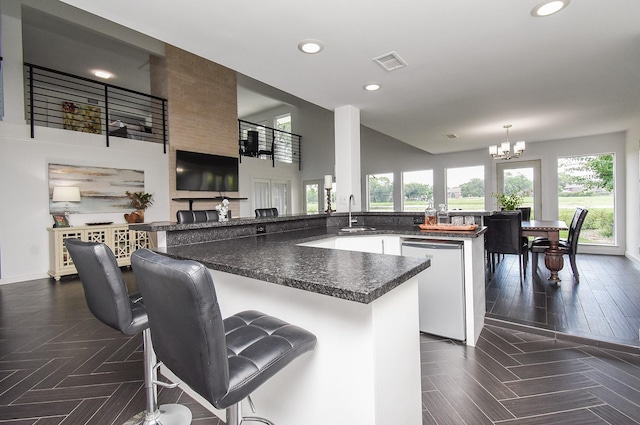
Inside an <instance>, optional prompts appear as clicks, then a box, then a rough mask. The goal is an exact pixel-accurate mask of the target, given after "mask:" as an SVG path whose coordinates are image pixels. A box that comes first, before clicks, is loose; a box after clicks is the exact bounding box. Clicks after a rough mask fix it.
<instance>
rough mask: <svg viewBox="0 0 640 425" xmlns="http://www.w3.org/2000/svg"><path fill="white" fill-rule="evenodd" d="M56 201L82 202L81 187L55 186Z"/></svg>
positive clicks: (54, 196) (53, 199) (54, 199)
mask: <svg viewBox="0 0 640 425" xmlns="http://www.w3.org/2000/svg"><path fill="white" fill-rule="evenodd" d="M52 201H54V202H80V188H79V187H76V186H56V187H54V188H53V198H52Z"/></svg>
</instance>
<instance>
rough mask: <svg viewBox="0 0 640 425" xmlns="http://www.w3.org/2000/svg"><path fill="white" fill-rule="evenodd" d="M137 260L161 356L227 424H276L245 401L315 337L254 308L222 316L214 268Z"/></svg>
mask: <svg viewBox="0 0 640 425" xmlns="http://www.w3.org/2000/svg"><path fill="white" fill-rule="evenodd" d="M131 263H132V267H133V271H134V273H135V276H136V280H137V282H138V285H139V287H140V291H141V292H142V296H143V297H144V300H145V306H146V308H147V311H148V314H149V323H150V326H151V337H152V339H153V344H154V347H155V350H156V354H157V355H158V358H159V359H160V360H161V361H162V362H163V363H164V364H165V365H166V366H167V367H168V368H169V370H171V372H173V373H174V374H175V375H176V376H177V377H178V378H179V379H181V380H182V381H183V382H184V383H186V384H187V385H188V386H189V387H191V389H193V390H194V391H195V392H197V393H198V394H199V395H200V396H202V397H203V398H204V399H206V400H207V401H208V402H209V403H211V404H212V405H213V406H214V407H215V408H217V409H226V424H227V425H239V424H240V423H241V422H244V421H258V422H263V423H265V424H272V422H270V421H268V420H266V419H264V418H258V417H242V414H241V411H240V403H241V401H242V400H244V399H246V398H248V397H249V396H250V395H251V393H252V392H253V391H254V390H255V389H256V388H258V387H259V386H261V385H262V384H264V383H265V382H266V381H267V380H268V379H269V378H271V377H272V376H274V375H275V374H276V373H278V372H279V371H280V370H282V369H283V368H284V367H285V366H286V365H288V364H289V363H290V362H291V361H293V360H294V359H295V358H297V357H299V356H300V355H301V354H303V353H305V352H307V351H311V350H313V349H314V347H315V345H316V337H315V335H313V334H312V333H310V332H308V331H306V330H304V329H302V328H299V327H297V326H294V325H291V324H289V323H287V322H284V321H282V320H280V319H277V318H275V317H272V316H268V315H266V314H264V313H260V312H258V311H253V310H252V311H243V312H240V313H237V314H235V315H233V316H230V317H228V318H226V319H224V320H223V319H222V317H221V314H220V307H219V305H218V299H217V296H216V290H215V286H214V283H213V279H212V277H211V274H210V273H209V271H208V270H207V269H206V267H205V266H203V265H202V264H200V263H198V262H196V261H191V260H177V259H174V258H169V257H167V256H164V255H160V254H157V253H155V252H152V251H149V250H147V249H139V250H137V251H135V252H134V253H133V255H132V257H131ZM250 404H252V403H250ZM300 423H304V418H300Z"/></svg>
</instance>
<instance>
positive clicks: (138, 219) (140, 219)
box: [136, 210, 144, 223]
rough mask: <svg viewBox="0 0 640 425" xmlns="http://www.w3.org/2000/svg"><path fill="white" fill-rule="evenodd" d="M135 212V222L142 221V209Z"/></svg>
mask: <svg viewBox="0 0 640 425" xmlns="http://www.w3.org/2000/svg"><path fill="white" fill-rule="evenodd" d="M136 214H137V215H138V218H137V219H136V223H144V210H137V211H136Z"/></svg>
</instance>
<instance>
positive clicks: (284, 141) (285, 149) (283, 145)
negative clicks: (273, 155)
mask: <svg viewBox="0 0 640 425" xmlns="http://www.w3.org/2000/svg"><path fill="white" fill-rule="evenodd" d="M273 128H274V129H275V131H274V141H275V144H276V148H275V150H276V151H277V152H278V161H281V162H287V163H292V162H293V150H292V146H291V114H285V115H280V116H278V117H275V119H274V120H273Z"/></svg>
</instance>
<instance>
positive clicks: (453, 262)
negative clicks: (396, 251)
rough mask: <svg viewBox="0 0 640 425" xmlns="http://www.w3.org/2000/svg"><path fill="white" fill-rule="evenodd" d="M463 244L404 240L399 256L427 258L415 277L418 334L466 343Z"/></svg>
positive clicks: (442, 241) (444, 241) (446, 241)
mask: <svg viewBox="0 0 640 425" xmlns="http://www.w3.org/2000/svg"><path fill="white" fill-rule="evenodd" d="M462 253H463V242H459V241H449V240H432V239H405V240H404V241H403V242H402V255H404V256H407V257H420V258H425V257H426V258H430V259H431V267H429V268H428V269H426V270H425V271H423V272H421V273H420V274H419V275H418V288H419V289H418V291H419V296H418V297H419V301H418V302H419V308H420V331H421V332H425V333H429V334H432V335H438V336H442V337H446V338H452V339H456V340H460V341H464V340H466V329H465V299H464V259H463V255H462Z"/></svg>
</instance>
